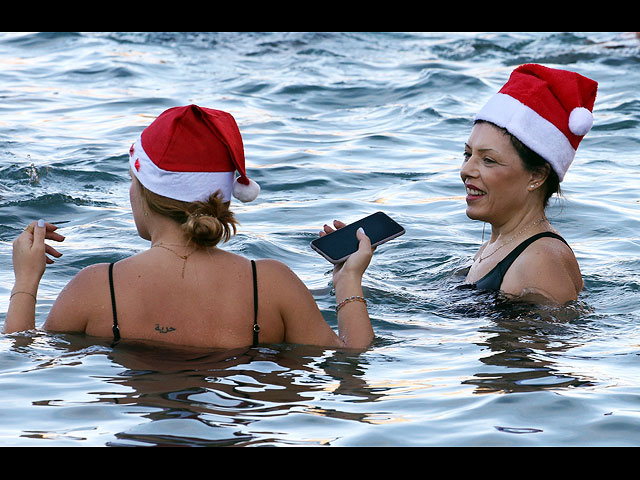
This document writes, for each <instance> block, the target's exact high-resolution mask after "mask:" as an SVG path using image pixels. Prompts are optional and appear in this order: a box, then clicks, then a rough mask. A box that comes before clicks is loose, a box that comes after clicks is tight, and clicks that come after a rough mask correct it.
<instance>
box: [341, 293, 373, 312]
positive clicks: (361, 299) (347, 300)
mask: <svg viewBox="0 0 640 480" xmlns="http://www.w3.org/2000/svg"><path fill="white" fill-rule="evenodd" d="M351 302H362V303H364V306H365V307H366V306H367V301H366V300H365V299H364V297H360V296H358V295H354V296H352V297H347V298H345V299H344V300H343V301H341V302H340V303H339V304H338V305H336V313H338V312H339V311H340V309H341V308H342V307H344V306H345V305H346V304H347V303H351Z"/></svg>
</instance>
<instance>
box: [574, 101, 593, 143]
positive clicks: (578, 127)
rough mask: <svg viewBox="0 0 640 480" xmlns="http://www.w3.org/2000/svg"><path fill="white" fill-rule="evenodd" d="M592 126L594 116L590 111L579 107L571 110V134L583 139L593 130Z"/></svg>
mask: <svg viewBox="0 0 640 480" xmlns="http://www.w3.org/2000/svg"><path fill="white" fill-rule="evenodd" d="M592 126H593V115H592V113H591V112H590V111H589V110H588V109H586V108H584V107H577V108H574V109H573V110H571V113H570V114H569V130H571V133H573V134H574V135H578V136H579V137H582V136H584V135H586V134H587V133H588V132H589V130H591V127H592Z"/></svg>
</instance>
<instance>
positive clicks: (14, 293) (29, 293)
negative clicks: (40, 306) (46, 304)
mask: <svg viewBox="0 0 640 480" xmlns="http://www.w3.org/2000/svg"><path fill="white" fill-rule="evenodd" d="M19 293H24V294H27V295H31V296H32V297H33V299H34V300H35V301H36V302H37V301H38V299H37V298H36V296H35V295H34V294H33V293H31V292H13V293H12V294H11V296H10V297H9V301H11V299H12V298H13V296H14V295H17V294H19Z"/></svg>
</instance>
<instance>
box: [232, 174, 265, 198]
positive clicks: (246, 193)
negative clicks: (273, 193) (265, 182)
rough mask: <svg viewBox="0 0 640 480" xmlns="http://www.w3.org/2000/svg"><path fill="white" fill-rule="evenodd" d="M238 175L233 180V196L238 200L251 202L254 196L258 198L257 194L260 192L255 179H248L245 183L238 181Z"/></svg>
mask: <svg viewBox="0 0 640 480" xmlns="http://www.w3.org/2000/svg"><path fill="white" fill-rule="evenodd" d="M239 178H240V177H237V178H236V179H235V180H234V181H233V189H232V194H233V196H234V197H235V198H237V199H238V200H240V201H241V202H244V203H246V202H253V201H254V200H255V199H256V198H258V194H259V193H260V185H258V183H257V182H256V181H255V180H251V179H250V178H248V179H247V180H249V184H248V185H245V184H244V183H241V182H239V181H238V179H239Z"/></svg>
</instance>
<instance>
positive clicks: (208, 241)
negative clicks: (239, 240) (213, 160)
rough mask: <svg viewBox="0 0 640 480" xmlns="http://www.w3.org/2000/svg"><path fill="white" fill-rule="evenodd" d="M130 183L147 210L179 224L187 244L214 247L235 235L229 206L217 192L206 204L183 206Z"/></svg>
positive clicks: (191, 203) (139, 184)
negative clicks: (146, 206)
mask: <svg viewBox="0 0 640 480" xmlns="http://www.w3.org/2000/svg"><path fill="white" fill-rule="evenodd" d="M133 181H134V182H137V184H138V187H139V190H140V195H141V196H142V198H143V199H144V201H145V202H146V204H147V205H148V207H149V210H151V211H153V212H155V213H158V214H160V215H163V216H165V217H168V218H170V219H172V220H174V221H176V222H178V223H179V224H180V226H181V227H182V232H183V233H184V236H185V239H186V240H187V241H188V242H193V243H194V244H195V245H196V246H198V247H213V246H215V245H217V244H218V243H220V241H223V242H227V241H229V239H230V238H231V237H232V236H233V235H235V233H236V225H237V224H238V221H237V220H236V219H235V217H234V215H233V212H232V211H231V210H229V205H230V202H224V201H223V200H222V194H221V193H220V191H219V190H218V191H217V192H215V193H213V194H212V195H211V196H209V198H208V199H207V200H206V201H201V202H182V201H180V200H174V199H172V198H168V197H164V196H162V195H158V194H156V193H153V192H152V191H150V190H148V189H146V188H145V187H144V186H143V185H142V184H141V183H140V181H139V180H138V179H137V178H136V177H135V176H134V177H133Z"/></svg>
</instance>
